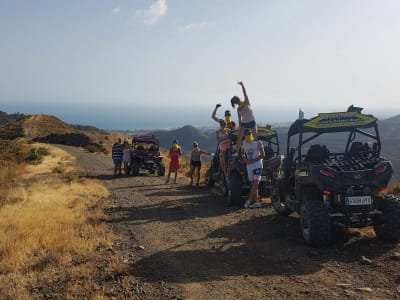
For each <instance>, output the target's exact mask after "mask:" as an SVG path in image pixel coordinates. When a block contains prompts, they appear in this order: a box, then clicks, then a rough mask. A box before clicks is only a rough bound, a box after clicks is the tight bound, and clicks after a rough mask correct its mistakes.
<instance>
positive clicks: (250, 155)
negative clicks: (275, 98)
mask: <svg viewBox="0 0 400 300" xmlns="http://www.w3.org/2000/svg"><path fill="white" fill-rule="evenodd" d="M238 84H239V85H240V87H241V89H242V92H243V100H241V99H240V98H239V97H238V96H234V97H232V99H231V105H232V107H233V108H234V109H236V111H237V116H238V123H239V128H238V138H237V142H236V149H235V151H234V153H233V155H234V156H238V157H239V156H240V157H241V160H242V162H243V163H245V164H246V168H247V174H248V179H249V181H250V182H251V192H250V195H249V198H248V200H246V202H245V204H244V207H245V208H258V207H261V204H260V202H259V195H258V185H259V182H260V180H261V174H262V169H263V158H264V156H265V153H264V147H263V145H262V143H261V141H259V140H257V123H256V121H255V118H254V114H253V110H252V108H251V105H250V101H249V98H248V96H247V92H246V88H245V86H244V84H243V82H242V81H240V82H238ZM220 107H221V104H217V105H216V106H215V108H214V111H213V112H212V115H211V118H212V119H213V120H214V121H216V122H217V123H218V124H219V129H218V130H217V131H216V140H217V143H218V147H219V161H220V169H221V171H222V172H223V174H224V175H225V176H226V175H227V167H228V166H227V157H228V153H230V152H231V151H230V149H231V145H232V140H231V133H232V131H233V130H235V129H236V123H235V122H234V121H233V120H232V116H231V112H230V111H229V110H226V111H225V114H224V118H223V119H222V118H221V119H220V118H217V117H216V114H217V110H218V109H219V108H220ZM128 146H129V145H128ZM125 149H126V147H125V143H124V146H122V145H121V140H120V139H119V141H118V143H115V144H114V145H113V148H112V157H113V160H114V165H115V169H114V174H117V172H118V173H119V174H121V164H122V163H124V166H125V164H129V162H128V161H127V160H125V158H127V157H128V155H129V158H130V157H131V156H130V153H129V154H128V150H126V151H125ZM232 152H233V151H232ZM125 154H126V155H125ZM202 154H206V155H210V154H211V153H209V152H207V151H203V150H201V149H200V147H199V143H198V142H196V141H194V142H193V149H192V151H191V155H190V185H193V184H195V185H196V186H199V181H200V169H201V156H202ZM168 156H169V158H170V164H169V170H168V175H167V180H166V183H167V184H168V183H169V181H170V178H171V174H172V173H173V174H174V179H173V183H177V173H178V170H179V168H180V166H181V157H182V150H181V147H180V145H179V142H178V141H177V140H174V141H173V143H172V146H171V148H170V149H169V153H168Z"/></svg>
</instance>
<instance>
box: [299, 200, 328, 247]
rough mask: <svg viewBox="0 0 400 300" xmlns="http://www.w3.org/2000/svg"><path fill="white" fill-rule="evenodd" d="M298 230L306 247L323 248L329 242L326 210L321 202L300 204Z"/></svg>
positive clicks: (310, 201) (312, 201) (311, 201)
mask: <svg viewBox="0 0 400 300" xmlns="http://www.w3.org/2000/svg"><path fill="white" fill-rule="evenodd" d="M300 229H301V233H302V235H303V238H304V240H305V242H306V243H307V244H308V245H311V246H323V245H327V244H329V243H330V242H331V225H330V221H329V214H328V209H327V208H326V206H325V205H324V203H323V202H322V201H319V200H306V201H305V202H303V203H302V204H301V208H300Z"/></svg>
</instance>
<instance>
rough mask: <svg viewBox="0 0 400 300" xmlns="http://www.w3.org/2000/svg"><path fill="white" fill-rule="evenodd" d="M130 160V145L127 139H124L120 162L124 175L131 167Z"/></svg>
mask: <svg viewBox="0 0 400 300" xmlns="http://www.w3.org/2000/svg"><path fill="white" fill-rule="evenodd" d="M131 160H132V147H131V146H130V145H129V143H128V141H124V147H123V150H122V163H123V165H124V166H123V167H124V172H125V175H128V174H129V169H130V167H131Z"/></svg>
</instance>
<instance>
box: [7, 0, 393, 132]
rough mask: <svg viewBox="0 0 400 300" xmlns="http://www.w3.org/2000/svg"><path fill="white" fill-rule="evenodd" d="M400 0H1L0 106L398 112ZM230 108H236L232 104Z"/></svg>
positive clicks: (89, 113) (135, 111)
mask: <svg viewBox="0 0 400 300" xmlns="http://www.w3.org/2000/svg"><path fill="white" fill-rule="evenodd" d="M399 11H400V1H398V0H380V1H376V0H335V1H331V0H325V1H323V0H259V1H257V0H249V1H242V0H213V1H211V0H190V1H182V0H129V1H128V0H119V1H117V0H86V1H75V0H69V1H66V0H64V1H60V0H37V1H31V0H26V1H20V0H12V1H11V0H1V1H0V110H2V111H6V112H8V113H14V112H22V113H27V114H30V113H34V114H39V113H45V114H53V115H55V116H57V117H59V118H61V119H63V120H64V121H66V122H69V123H74V124H83V125H94V126H98V127H100V128H104V129H106V128H108V129H135V128H149V127H154V128H158V127H160V126H161V127H172V128H173V127H177V126H180V125H185V124H193V125H207V124H209V123H212V122H213V121H212V120H211V118H210V115H211V112H212V110H213V108H214V106H215V104H216V103H221V104H222V108H221V111H220V114H221V115H222V113H223V111H224V110H225V109H232V108H231V107H229V105H230V101H229V100H230V98H231V97H232V96H233V95H238V96H242V94H241V90H240V87H239V86H238V85H237V82H238V81H239V80H242V81H243V82H244V84H245V86H246V88H247V92H248V95H249V98H250V103H251V105H252V108H253V110H254V113H255V117H256V120H257V122H258V123H277V122H290V121H293V120H294V119H295V118H297V115H298V110H299V109H300V108H301V109H302V110H303V111H304V112H305V117H312V116H314V115H315V114H317V113H318V112H331V111H343V110H345V109H346V108H347V107H348V106H349V105H351V104H354V105H356V106H361V107H364V112H365V113H373V114H375V115H377V116H378V117H380V118H386V117H390V116H393V115H397V114H400V109H399V105H398V104H397V103H398V102H399V100H398V98H400V84H398V80H399V78H400V55H399V53H400V18H399V17H398V12H399ZM234 116H235V115H234Z"/></svg>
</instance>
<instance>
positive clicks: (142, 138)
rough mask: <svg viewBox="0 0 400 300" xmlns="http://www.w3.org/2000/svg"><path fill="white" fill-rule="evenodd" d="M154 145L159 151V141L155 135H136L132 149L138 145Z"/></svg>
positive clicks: (133, 138)
mask: <svg viewBox="0 0 400 300" xmlns="http://www.w3.org/2000/svg"><path fill="white" fill-rule="evenodd" d="M142 143H143V144H153V145H154V146H156V147H157V150H158V149H159V145H160V143H159V141H158V139H157V138H156V137H155V136H154V135H153V134H143V135H135V136H133V137H132V147H135V146H136V145H137V144H142Z"/></svg>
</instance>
